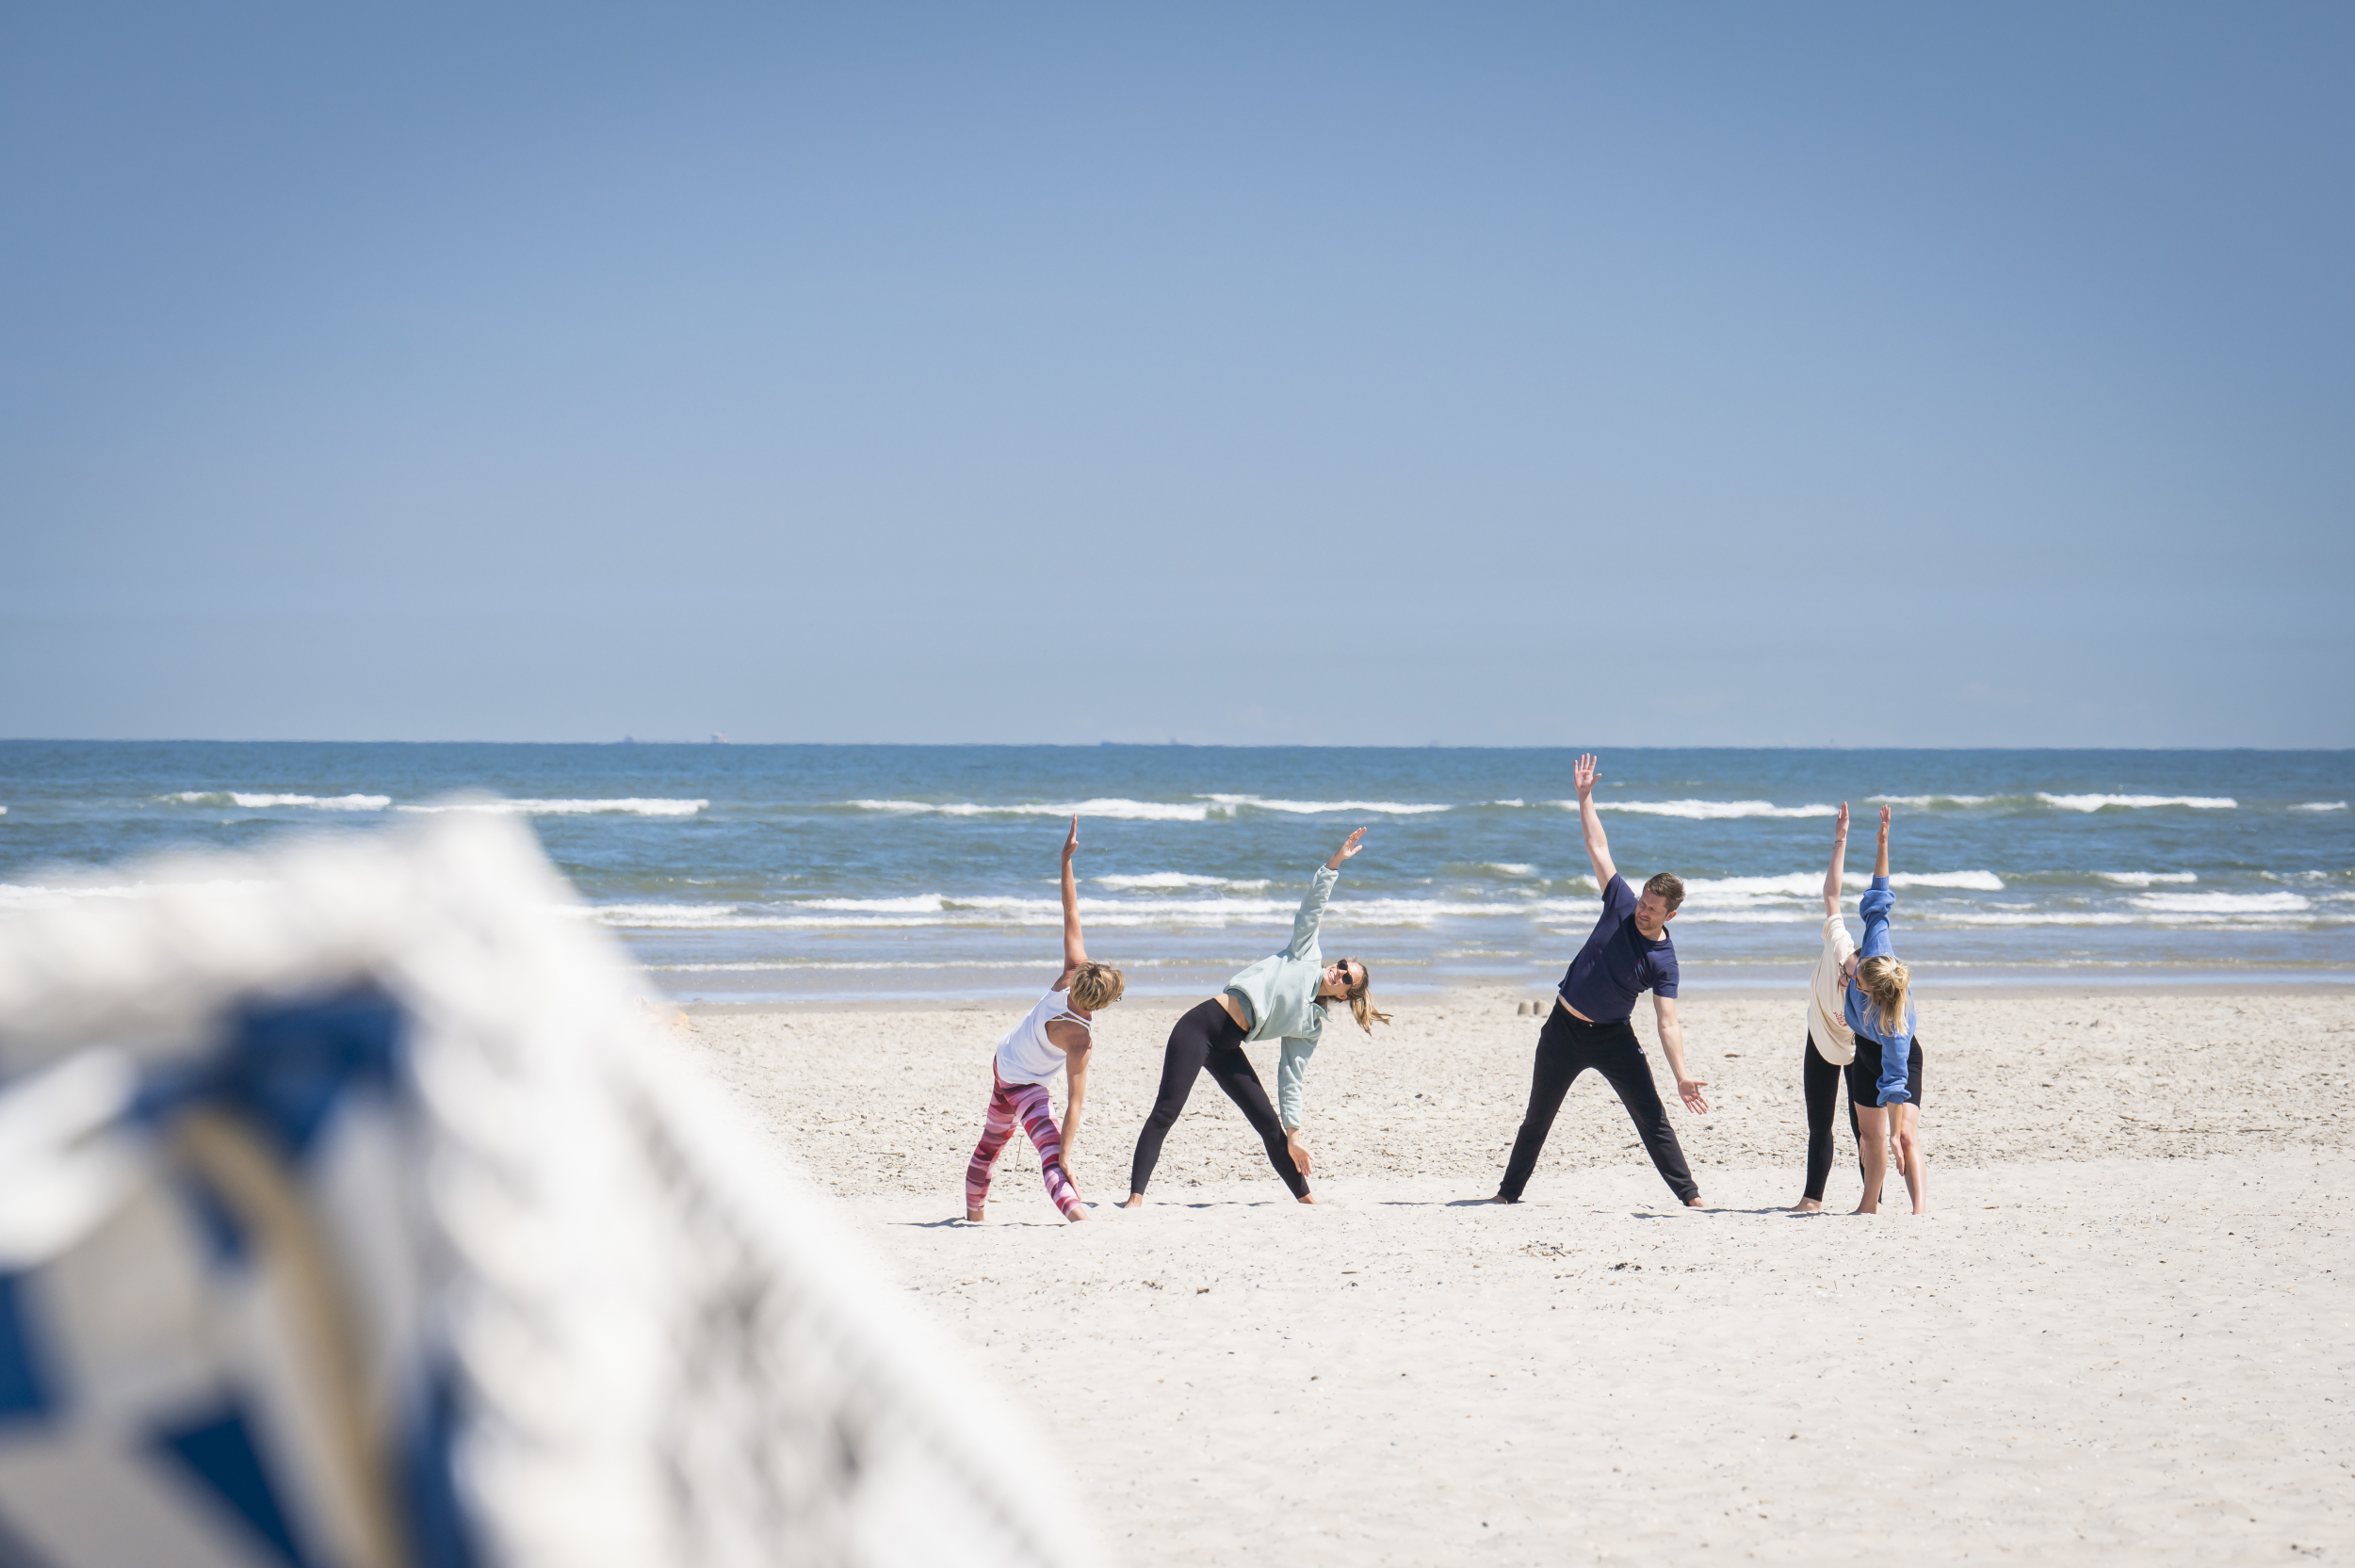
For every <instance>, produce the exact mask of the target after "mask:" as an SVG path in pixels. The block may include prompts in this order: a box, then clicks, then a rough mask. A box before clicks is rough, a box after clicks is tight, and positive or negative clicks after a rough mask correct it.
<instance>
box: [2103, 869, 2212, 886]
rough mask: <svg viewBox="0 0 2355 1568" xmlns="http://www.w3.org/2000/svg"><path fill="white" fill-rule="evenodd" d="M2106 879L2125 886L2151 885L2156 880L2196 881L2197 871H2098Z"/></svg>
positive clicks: (2197, 877) (2198, 876)
mask: <svg viewBox="0 0 2355 1568" xmlns="http://www.w3.org/2000/svg"><path fill="white" fill-rule="evenodd" d="M2094 875H2095V876H2097V877H2100V878H2101V879H2102V880H2103V881H2113V882H2118V883H2120V885H2122V886H2125V887H2149V886H2151V885H2152V883H2154V882H2196V881H2199V880H2200V873H2199V872H2197V871H2096V872H2095V873H2094Z"/></svg>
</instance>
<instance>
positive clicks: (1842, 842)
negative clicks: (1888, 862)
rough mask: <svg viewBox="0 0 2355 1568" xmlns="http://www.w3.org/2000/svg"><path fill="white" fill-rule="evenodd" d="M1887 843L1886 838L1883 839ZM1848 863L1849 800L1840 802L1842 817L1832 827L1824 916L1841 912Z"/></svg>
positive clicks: (1826, 874) (1825, 877)
mask: <svg viewBox="0 0 2355 1568" xmlns="http://www.w3.org/2000/svg"><path fill="white" fill-rule="evenodd" d="M1883 842H1884V843H1886V840H1884V841H1883ZM1847 865H1848V802H1847V801H1845V800H1843V801H1841V802H1840V819H1839V820H1838V821H1836V822H1834V823H1833V824H1832V828H1831V868H1830V869H1829V870H1827V871H1826V872H1825V873H1824V918H1825V919H1827V920H1828V919H1830V918H1831V917H1832V916H1833V915H1835V914H1838V913H1840V879H1841V876H1842V874H1843V872H1844V871H1845V870H1846V868H1847Z"/></svg>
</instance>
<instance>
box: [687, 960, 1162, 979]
mask: <svg viewBox="0 0 2355 1568" xmlns="http://www.w3.org/2000/svg"><path fill="white" fill-rule="evenodd" d="M646 967H647V968H648V969H651V970H653V971H655V972H656V973H657V974H661V975H755V974H766V973H770V972H772V971H776V970H795V971H799V970H805V969H824V970H835V969H1036V970H1041V971H1044V970H1045V969H1046V968H1047V965H1045V964H1044V963H1041V962H1038V961H1037V960H1036V959H1011V960H1005V959H973V960H970V961H968V962H962V963H885V962H871V963H862V962H843V961H840V960H831V959H830V960H818V959H788V960H786V961H784V962H777V963H764V962H747V963H650V964H647V965H646ZM1128 967H1129V968H1132V969H1133V968H1135V967H1137V965H1136V964H1135V963H1134V962H1129V965H1128Z"/></svg>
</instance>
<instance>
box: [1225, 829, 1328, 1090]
mask: <svg viewBox="0 0 2355 1568" xmlns="http://www.w3.org/2000/svg"><path fill="white" fill-rule="evenodd" d="M1340 880H1341V874H1340V872H1339V871H1336V870H1334V869H1333V868H1332V867H1331V866H1329V865H1320V866H1318V867H1317V874H1316V879H1315V880H1314V881H1311V882H1310V883H1309V884H1308V891H1307V896H1306V897H1303V898H1302V899H1301V900H1300V913H1297V914H1295V915H1293V916H1292V939H1291V944H1290V945H1289V946H1286V947H1285V949H1284V950H1283V951H1282V952H1280V953H1277V954H1275V955H1274V956H1272V957H1269V958H1263V959H1261V960H1260V961H1259V962H1257V963H1255V964H1253V965H1252V966H1251V967H1250V968H1248V969H1246V970H1244V971H1243V972H1242V974H1240V975H1237V976H1236V977H1235V978H1233V979H1231V980H1228V981H1227V982H1226V992H1227V994H1229V995H1231V996H1235V997H1238V998H1240V999H1241V1000H1242V1010H1243V1011H1244V1012H1245V1013H1247V1014H1249V1015H1250V1018H1251V1028H1250V1031H1249V1032H1248V1033H1246V1034H1245V1035H1244V1036H1243V1038H1244V1039H1246V1040H1281V1041H1282V1042H1283V1044H1282V1045H1280V1046H1278V1047H1277V1048H1276V1059H1275V1107H1276V1115H1277V1118H1278V1119H1279V1120H1280V1121H1282V1123H1284V1125H1285V1126H1286V1127H1287V1128H1291V1129H1294V1130H1297V1129H1298V1128H1299V1126H1300V1116H1301V1100H1302V1093H1301V1088H1302V1085H1303V1083H1304V1082H1305V1081H1306V1079H1307V1075H1308V1059H1309V1058H1310V1057H1312V1056H1314V1055H1315V1054H1316V1049H1317V1041H1318V1040H1319V1039H1321V1038H1322V1037H1323V1036H1324V1001H1323V1000H1322V999H1320V998H1319V997H1318V995H1317V992H1318V991H1319V990H1320V989H1321V988H1322V987H1323V986H1324V950H1323V949H1322V948H1321V947H1319V946H1318V945H1317V929H1318V928H1319V927H1321V926H1322V925H1324V901H1325V899H1327V898H1328V897H1332V894H1333V884H1334V883H1336V882H1338V881H1340Z"/></svg>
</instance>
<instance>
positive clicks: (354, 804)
mask: <svg viewBox="0 0 2355 1568" xmlns="http://www.w3.org/2000/svg"><path fill="white" fill-rule="evenodd" d="M161 799H163V800H177V801H179V802H180V803H181V804H183V805H189V806H230V805H234V806H242V807H244V808H245V809H246V810H247V811H267V810H268V809H269V808H270V807H272V806H308V807H310V808H311V809H312V810H314V811H382V810H383V809H384V808H385V807H386V806H389V805H391V804H392V803H393V798H392V797H391V796H389V795H277V794H267V793H263V792H260V791H249V790H243V789H184V790H181V791H180V792H179V793H178V794H176V795H166V796H163V797H161Z"/></svg>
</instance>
